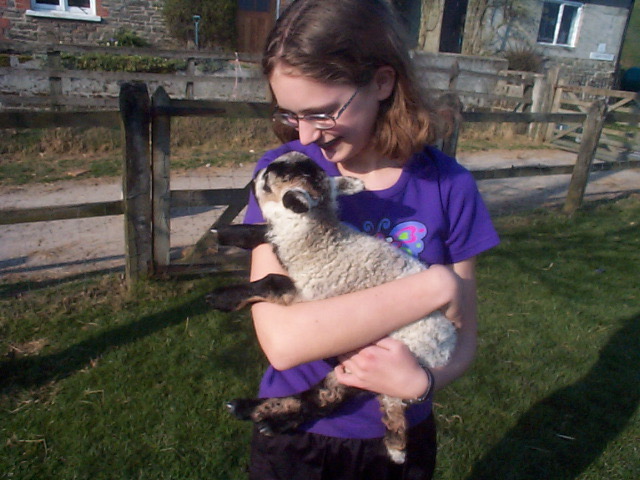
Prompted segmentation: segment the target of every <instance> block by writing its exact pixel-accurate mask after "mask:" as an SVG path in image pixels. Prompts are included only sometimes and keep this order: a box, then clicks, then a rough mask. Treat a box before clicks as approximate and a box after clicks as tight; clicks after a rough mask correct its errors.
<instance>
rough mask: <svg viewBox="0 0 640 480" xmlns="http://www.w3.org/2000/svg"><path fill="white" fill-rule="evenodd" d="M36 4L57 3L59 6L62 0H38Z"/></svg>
mask: <svg viewBox="0 0 640 480" xmlns="http://www.w3.org/2000/svg"><path fill="white" fill-rule="evenodd" d="M36 4H43V5H55V6H56V7H57V6H58V5H59V4H60V0H36Z"/></svg>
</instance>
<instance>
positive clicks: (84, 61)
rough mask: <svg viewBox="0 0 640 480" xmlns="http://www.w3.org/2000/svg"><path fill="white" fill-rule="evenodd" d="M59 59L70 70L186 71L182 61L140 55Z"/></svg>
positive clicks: (91, 55) (80, 56) (101, 54)
mask: <svg viewBox="0 0 640 480" xmlns="http://www.w3.org/2000/svg"><path fill="white" fill-rule="evenodd" d="M60 58H61V59H62V63H63V65H64V67H65V68H69V69H72V70H102V71H106V72H146V73H172V72H175V71H178V70H184V69H186V62H185V61H184V60H174V59H167V58H160V57H150V56H141V55H111V54H105V53H88V54H86V55H72V54H65V53H63V54H62V55H61V56H60Z"/></svg>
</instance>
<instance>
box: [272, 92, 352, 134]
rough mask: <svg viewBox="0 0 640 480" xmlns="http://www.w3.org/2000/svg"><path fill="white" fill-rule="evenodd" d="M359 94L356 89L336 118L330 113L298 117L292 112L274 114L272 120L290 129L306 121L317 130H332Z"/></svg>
mask: <svg viewBox="0 0 640 480" xmlns="http://www.w3.org/2000/svg"><path fill="white" fill-rule="evenodd" d="M357 94H358V89H357V88H356V91H355V92H353V95H351V98H350V99H349V100H347V103H345V104H344V105H343V106H342V108H340V110H338V113H336V114H335V116H334V115H329V114H328V113H311V114H309V115H303V116H298V115H296V114H295V113H291V112H281V111H276V112H274V113H273V115H272V119H273V121H274V122H280V123H283V124H285V125H287V126H288V127H293V128H298V126H299V125H300V121H301V120H304V121H305V122H309V123H310V124H311V126H313V127H314V128H317V129H318V130H329V129H330V128H333V127H335V126H336V123H337V122H338V119H339V118H340V115H342V114H343V113H344V111H345V110H346V109H347V107H348V106H349V105H350V104H351V102H352V101H353V99H354V98H356V95H357Z"/></svg>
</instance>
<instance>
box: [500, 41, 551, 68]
mask: <svg viewBox="0 0 640 480" xmlns="http://www.w3.org/2000/svg"><path fill="white" fill-rule="evenodd" d="M504 57H505V58H506V59H507V61H508V62H509V70H515V71H518V72H534V73H537V72H539V71H540V68H541V67H542V63H543V61H544V59H543V58H542V55H540V54H539V53H538V52H536V51H535V50H534V49H533V48H531V47H518V48H513V49H510V50H507V51H506V52H505V53H504Z"/></svg>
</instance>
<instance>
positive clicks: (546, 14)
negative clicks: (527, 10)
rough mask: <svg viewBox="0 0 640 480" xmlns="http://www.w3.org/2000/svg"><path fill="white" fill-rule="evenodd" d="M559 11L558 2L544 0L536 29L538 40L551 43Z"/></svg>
mask: <svg viewBox="0 0 640 480" xmlns="http://www.w3.org/2000/svg"><path fill="white" fill-rule="evenodd" d="M559 12H560V4H559V3H551V2H544V6H543V7H542V18H541V19H540V30H538V41H539V42H545V43H553V37H554V35H555V32H556V22H557V21H558V13H559Z"/></svg>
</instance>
